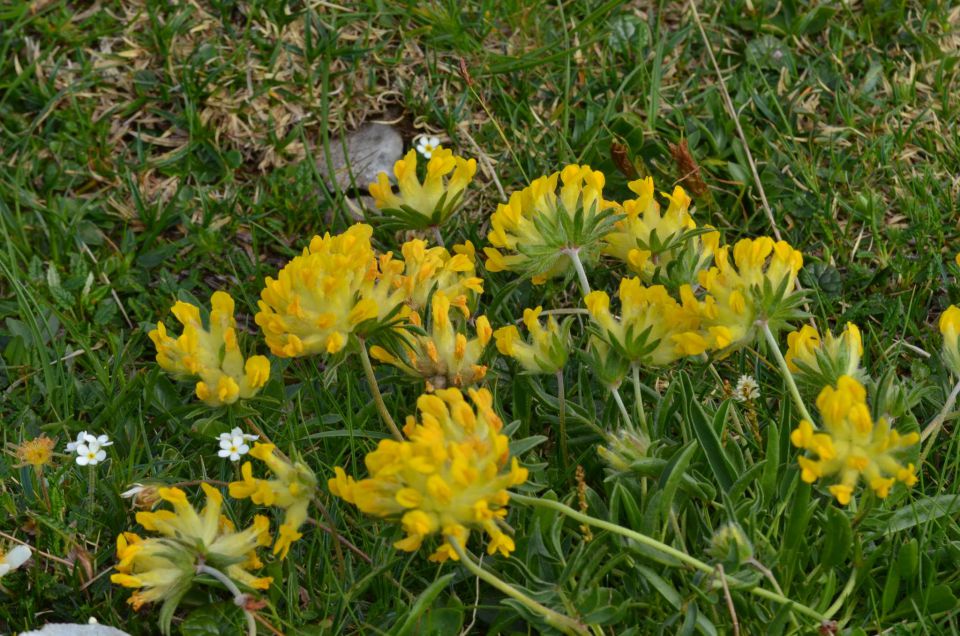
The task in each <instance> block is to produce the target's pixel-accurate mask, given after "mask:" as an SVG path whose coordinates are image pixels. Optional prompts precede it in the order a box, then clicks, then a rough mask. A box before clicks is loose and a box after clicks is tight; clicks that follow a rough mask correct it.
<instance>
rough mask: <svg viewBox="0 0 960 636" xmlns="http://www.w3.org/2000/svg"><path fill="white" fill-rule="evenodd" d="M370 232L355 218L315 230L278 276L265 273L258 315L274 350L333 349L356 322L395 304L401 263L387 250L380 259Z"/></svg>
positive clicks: (291, 353) (288, 354)
mask: <svg viewBox="0 0 960 636" xmlns="http://www.w3.org/2000/svg"><path fill="white" fill-rule="evenodd" d="M372 233H373V229H372V228H371V227H370V226H369V225H364V224H362V223H359V224H357V225H354V226H352V227H350V228H349V229H348V230H346V231H345V232H343V233H341V234H337V235H336V236H331V235H330V234H329V233H327V234H325V235H324V236H322V237H320V236H314V237H313V240H311V241H310V246H309V247H307V248H305V249H304V250H303V254H301V255H300V256H297V257H295V258H294V259H292V260H291V261H290V262H289V263H287V264H286V266H285V267H284V268H283V269H281V270H280V273H279V274H278V275H277V278H276V280H275V279H273V278H271V277H269V276H268V277H267V279H266V281H265V286H264V289H263V291H261V292H260V302H259V306H260V312H259V313H258V314H257V315H256V321H257V324H258V325H260V328H261V329H262V330H263V333H264V336H266V340H267V345H268V346H269V347H270V351H272V352H273V354H274V355H276V356H280V357H281V358H293V357H297V356H305V355H312V354H317V353H331V354H332V353H337V352H338V351H340V350H341V349H343V348H344V347H345V346H346V344H347V339H348V338H349V337H350V335H351V334H353V333H354V332H355V331H356V330H357V327H358V325H360V324H361V323H364V322H366V321H367V320H371V319H377V318H383V317H385V316H386V315H388V314H389V313H390V312H392V311H393V310H394V309H395V308H396V306H397V305H398V304H399V302H400V299H399V298H398V294H397V293H396V292H395V287H396V286H397V284H398V283H397V282H396V280H397V279H398V277H399V276H400V275H401V274H402V271H403V263H402V262H400V261H393V260H392V255H391V254H389V253H388V254H386V255H384V256H381V258H380V260H379V262H378V260H377V257H376V255H375V254H374V251H373V247H372V246H371V245H370V236H371V235H372Z"/></svg>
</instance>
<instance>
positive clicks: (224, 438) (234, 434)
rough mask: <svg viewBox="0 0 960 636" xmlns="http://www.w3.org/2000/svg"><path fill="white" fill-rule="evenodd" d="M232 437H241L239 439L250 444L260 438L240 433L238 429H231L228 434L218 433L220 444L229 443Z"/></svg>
mask: <svg viewBox="0 0 960 636" xmlns="http://www.w3.org/2000/svg"><path fill="white" fill-rule="evenodd" d="M234 437H241V438H243V439H244V440H246V441H248V442H252V441H255V440H258V439H260V436H259V435H251V434H249V433H244V432H243V431H241V430H240V429H239V428H234V429H233V430H232V431H230V432H229V433H220V441H221V442H224V441H228V442H229V441H232V440H233V438H234Z"/></svg>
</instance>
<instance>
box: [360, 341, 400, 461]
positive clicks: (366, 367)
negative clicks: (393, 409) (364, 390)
mask: <svg viewBox="0 0 960 636" xmlns="http://www.w3.org/2000/svg"><path fill="white" fill-rule="evenodd" d="M357 340H358V341H359V342H360V362H362V363H363V372H364V373H365V374H366V376H367V384H369V385H370V392H371V393H372V394H373V401H374V403H375V404H376V405H377V411H379V412H380V418H381V419H382V420H383V423H384V424H386V425H387V428H389V429H390V432H391V433H392V434H393V437H394V439H396V440H397V441H399V442H402V441H403V435H402V434H401V433H400V429H399V428H397V423H396V422H394V421H393V418H392V417H391V416H390V411H388V410H387V405H386V404H385V403H384V401H383V396H382V395H381V394H380V385H379V384H377V376H376V375H374V373H373V365H372V364H371V363H370V354H369V353H367V343H366V342H364V340H363V338H357Z"/></svg>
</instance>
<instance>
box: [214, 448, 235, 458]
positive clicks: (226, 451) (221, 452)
mask: <svg viewBox="0 0 960 636" xmlns="http://www.w3.org/2000/svg"><path fill="white" fill-rule="evenodd" d="M232 452H233V451H231V450H230V449H229V448H221V449H220V450H218V451H217V455H218V456H220V457H230V454H231V453H232Z"/></svg>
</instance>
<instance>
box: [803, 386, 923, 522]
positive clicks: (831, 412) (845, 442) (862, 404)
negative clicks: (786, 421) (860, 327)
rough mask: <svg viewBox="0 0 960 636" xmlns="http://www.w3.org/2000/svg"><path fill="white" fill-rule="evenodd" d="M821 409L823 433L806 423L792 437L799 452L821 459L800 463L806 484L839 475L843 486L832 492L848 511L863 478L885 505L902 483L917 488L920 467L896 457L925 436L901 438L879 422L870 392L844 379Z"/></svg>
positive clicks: (825, 395)
mask: <svg viewBox="0 0 960 636" xmlns="http://www.w3.org/2000/svg"><path fill="white" fill-rule="evenodd" d="M817 409H818V410H819V411H820V418H821V420H822V421H823V426H824V431H823V432H819V431H817V430H816V429H814V427H813V423H812V422H809V421H807V420H801V422H800V425H799V426H798V427H797V428H796V429H794V431H793V432H792V433H791V434H790V441H791V442H793V445H794V446H796V447H797V448H802V449H804V450H807V451H810V452H811V453H813V454H814V455H815V456H816V457H815V458H811V457H805V456H800V457H799V459H798V461H799V463H800V468H801V477H802V478H803V480H804V481H805V482H808V483H813V482H814V481H816V480H817V479H820V478H823V477H828V476H831V475H838V476H839V479H840V481H839V483H837V484H834V485H832V486H830V488H829V490H830V492H831V493H832V494H833V496H834V497H836V498H837V501H838V502H840V503H841V504H842V505H846V504H848V503H850V499H851V497H852V496H853V489H854V487H855V486H856V485H857V482H858V481H859V480H860V477H861V476H862V477H863V478H864V480H865V481H866V483H867V486H869V487H870V489H871V490H873V491H874V492H875V493H876V495H877V496H878V497H880V498H881V499H882V498H885V497H886V496H887V495H888V494H889V493H890V488H892V487H893V485H894V483H896V482H897V481H899V482H902V483H904V484H906V485H907V486H912V485H913V484H915V483H916V481H917V476H916V469H915V467H914V465H913V464H907V465H906V466H904V465H903V464H901V463H900V462H899V461H897V459H896V458H895V457H894V454H895V453H896V452H898V451H901V450H903V449H906V448H908V447H910V446H913V445H914V444H916V443H917V442H918V441H920V435H919V434H918V433H908V434H907V435H900V434H899V433H898V432H897V431H895V430H893V429H891V428H890V424H889V423H888V422H887V421H886V420H885V419H883V418H881V419H879V420H877V421H876V422H874V421H873V418H872V417H871V416H870V408H869V406H868V405H867V391H866V389H865V388H864V386H863V385H862V384H860V382H858V381H857V380H856V379H854V378H852V377H850V376H847V375H844V376H840V378H839V379H838V380H837V383H836V387H832V386H827V387H824V389H823V391H821V392H820V396H819V397H818V398H817Z"/></svg>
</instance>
